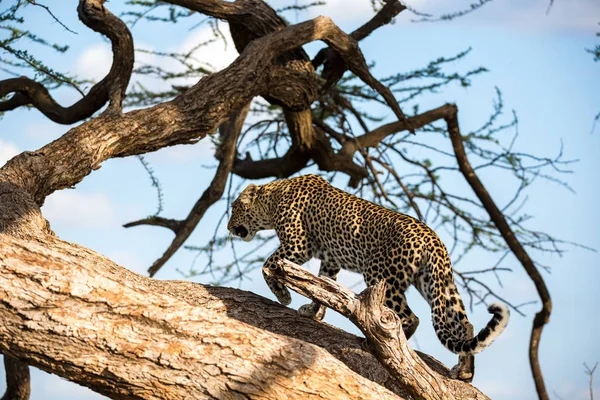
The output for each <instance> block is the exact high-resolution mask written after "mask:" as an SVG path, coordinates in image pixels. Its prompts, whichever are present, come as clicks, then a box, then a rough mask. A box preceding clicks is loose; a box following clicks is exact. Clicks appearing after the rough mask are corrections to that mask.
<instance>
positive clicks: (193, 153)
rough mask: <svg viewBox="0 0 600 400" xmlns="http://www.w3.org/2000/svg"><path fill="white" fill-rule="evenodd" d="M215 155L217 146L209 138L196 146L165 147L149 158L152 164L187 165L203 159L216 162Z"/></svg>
mask: <svg viewBox="0 0 600 400" xmlns="http://www.w3.org/2000/svg"><path fill="white" fill-rule="evenodd" d="M214 154H215V146H214V144H213V143H212V141H211V140H210V138H209V137H208V136H207V137H205V138H204V139H202V140H201V141H200V142H198V143H196V144H192V145H189V144H182V145H177V146H170V147H164V148H162V149H160V150H158V151H157V152H155V153H152V154H151V155H148V156H147V157H148V159H149V160H150V161H151V162H168V163H174V162H175V163H177V162H180V163H185V162H188V161H190V160H202V159H206V160H207V161H214V158H213V155H214Z"/></svg>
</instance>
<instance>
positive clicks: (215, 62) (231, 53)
mask: <svg viewBox="0 0 600 400" xmlns="http://www.w3.org/2000/svg"><path fill="white" fill-rule="evenodd" d="M221 32H222V33H223V36H224V37H225V42H224V41H223V39H222V38H220V37H216V36H215V34H214V32H213V31H212V29H211V28H210V26H205V27H203V28H201V29H198V30H195V31H193V32H192V33H190V34H189V35H188V36H187V37H186V38H185V39H183V41H182V42H181V44H180V45H179V46H178V47H177V51H180V52H188V51H191V50H192V49H194V47H196V46H198V45H199V44H200V43H206V42H209V41H211V40H212V42H211V43H209V44H206V45H204V46H201V47H199V48H198V49H196V50H194V52H193V55H194V57H195V58H197V59H198V60H201V61H203V62H204V63H206V64H208V65H210V66H212V67H214V69H215V70H216V71H219V70H221V69H223V68H225V67H227V66H228V65H229V64H231V63H232V62H233V60H235V59H236V57H237V56H238V53H237V50H236V49H235V46H234V45H233V39H231V35H230V34H229V29H221ZM194 64H195V65H201V63H194Z"/></svg>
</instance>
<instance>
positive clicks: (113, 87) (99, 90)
mask: <svg viewBox="0 0 600 400" xmlns="http://www.w3.org/2000/svg"><path fill="white" fill-rule="evenodd" d="M104 2H105V0H80V2H79V6H78V7H77V11H78V13H79V18H80V19H81V21H82V22H83V23H84V24H85V25H86V26H88V27H89V28H90V29H92V30H94V31H96V32H98V33H101V34H103V35H104V36H106V37H107V38H109V39H110V41H111V43H112V52H113V63H112V66H111V68H110V71H109V72H108V75H106V77H105V78H104V79H102V80H101V81H100V82H98V83H97V84H95V85H94V86H92V88H91V89H90V91H89V93H88V94H86V95H85V96H84V97H83V98H82V99H80V100H79V101H77V102H76V103H75V104H73V105H71V106H70V107H63V106H61V105H60V104H58V103H57V102H56V101H55V100H54V98H52V96H51V95H50V93H49V92H48V90H47V89H46V88H45V87H44V86H43V85H41V84H40V83H38V82H36V81H34V80H31V79H29V78H27V77H19V78H12V79H6V80H3V81H0V98H2V97H4V96H6V95H8V94H10V93H14V95H13V96H12V97H11V98H10V99H8V100H6V101H4V102H2V103H0V111H7V110H12V109H15V108H17V107H19V106H23V105H28V104H31V105H33V106H34V107H35V108H37V109H38V110H40V111H41V112H42V113H43V114H44V115H45V116H47V117H48V118H50V119H51V120H52V121H54V122H57V123H60V124H72V123H75V122H78V121H81V120H83V119H85V118H88V117H90V116H91V115H92V114H93V113H95V112H96V111H98V110H99V109H100V108H102V106H104V105H105V104H106V102H107V101H110V103H109V108H108V111H111V112H120V111H121V103H122V101H123V98H124V97H125V90H126V89H127V85H128V84H129V79H130V77H131V72H132V70H133V39H132V37H131V33H130V32H129V29H128V28H127V26H126V25H125V24H124V23H123V21H121V20H120V19H119V18H118V17H116V16H115V15H113V14H112V13H111V12H110V11H108V10H107V9H106V8H104V6H103V4H104Z"/></svg>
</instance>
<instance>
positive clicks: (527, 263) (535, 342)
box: [444, 106, 552, 400]
mask: <svg viewBox="0 0 600 400" xmlns="http://www.w3.org/2000/svg"><path fill="white" fill-rule="evenodd" d="M444 119H445V120H446V124H447V125H448V133H449V134H450V140H451V141H452V148H453V149H454V154H455V155H456V161H457V162H458V166H459V168H460V171H461V172H462V174H463V175H464V177H465V179H466V180H467V182H468V183H469V185H470V186H471V188H472V189H473V191H474V192H475V195H476V196H477V198H478V199H479V201H481V204H482V205H483V207H484V208H485V210H486V211H487V213H488V214H489V216H490V219H491V220H492V222H493V223H494V225H496V228H497V229H498V230H499V231H500V234H501V235H502V237H503V238H504V240H505V241H506V244H507V245H508V247H509V248H510V250H511V251H512V252H513V254H514V255H515V257H517V259H518V260H519V262H520V263H521V265H522V266H523V268H524V269H525V271H526V272H527V275H528V276H529V278H530V279H531V280H532V281H533V283H534V285H535V287H536V289H537V292H538V295H539V296H540V299H541V302H542V309H541V310H540V311H539V312H538V313H537V314H536V315H535V318H534V319H533V327H532V329H531V338H530V340H529V364H530V365H531V372H532V374H533V380H534V382H535V387H536V390H537V393H538V397H539V398H540V399H541V400H548V393H547V391H546V385H545V384H544V377H543V375H542V369H541V367H540V362H539V356H538V349H539V345H540V337H541V335H542V329H543V328H544V325H545V324H547V323H548V322H549V321H550V313H551V312H552V300H551V298H550V292H548V288H547V287H546V283H545V282H544V278H543V277H542V275H541V274H540V272H539V271H538V269H537V268H536V266H535V264H534V262H533V260H532V259H531V258H530V257H529V254H527V251H525V249H524V248H523V245H522V244H521V242H519V240H518V239H517V238H516V237H515V234H514V232H513V230H512V229H511V227H510V225H509V224H508V222H507V221H506V218H505V217H504V214H503V213H502V211H500V209H499V208H498V206H496V203H495V202H494V200H492V197H491V196H490V194H489V193H488V191H487V190H486V188H485V186H483V183H481V181H480V180H479V178H478V177H477V174H475V171H474V170H473V167H471V164H470V163H469V159H468V158H467V154H466V152H465V148H464V146H463V139H462V137H461V134H460V128H459V125H458V110H457V108H456V106H454V109H453V111H452V112H451V113H449V114H448V115H446V116H445V118H444Z"/></svg>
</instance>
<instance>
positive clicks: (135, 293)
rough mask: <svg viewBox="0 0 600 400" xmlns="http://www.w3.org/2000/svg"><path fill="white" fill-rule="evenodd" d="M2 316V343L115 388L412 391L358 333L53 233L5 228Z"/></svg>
mask: <svg viewBox="0 0 600 400" xmlns="http://www.w3.org/2000/svg"><path fill="white" fill-rule="evenodd" d="M0 320H2V321H3V324H2V325H1V326H0V351H1V352H2V353H3V354H5V355H8V356H12V357H17V358H19V359H21V360H23V361H25V362H27V363H28V364H30V365H33V366H36V367H39V368H41V369H43V370H45V371H48V372H52V373H56V374H58V375H60V376H62V377H64V378H67V379H69V380H71V381H74V382H77V383H79V384H82V385H85V386H88V387H90V388H91V389H93V390H95V391H97V392H99V393H102V394H105V395H107V396H109V397H111V398H144V399H166V398H169V399H179V398H181V399H189V398H218V399H230V398H232V399H233V398H261V399H263V398H264V399H281V398H290V399H294V398H298V399H309V398H319V399H324V398H329V399H344V398H349V399H350V398H353V399H356V398H375V397H376V396H377V398H382V399H394V398H398V397H402V398H409V397H410V393H409V392H407V391H406V389H407V388H406V386H405V385H403V384H402V383H401V382H396V381H395V380H394V379H392V378H391V377H390V375H389V374H388V373H386V371H385V370H384V369H383V368H382V367H381V365H380V364H379V363H378V362H377V360H376V359H375V358H374V357H373V356H372V355H370V354H369V353H366V352H364V351H362V350H361V349H360V342H361V340H360V339H359V338H357V337H355V336H353V335H350V334H347V333H343V332H340V331H339V330H338V329H336V328H332V327H329V326H327V325H325V324H321V323H317V322H314V321H312V320H309V319H305V318H303V317H300V316H299V315H298V314H297V313H296V312H295V311H294V310H290V309H287V308H285V307H282V306H281V305H278V304H276V303H274V302H271V301H269V300H266V299H264V298H261V297H260V296H257V295H254V294H252V293H249V292H244V291H240V290H235V289H227V288H213V287H207V286H202V285H197V284H192V283H189V282H185V281H166V282H161V281H155V280H152V279H150V278H146V277H142V276H140V275H137V274H134V273H132V272H129V271H127V270H126V269H124V268H121V267H119V266H117V265H116V264H114V263H112V262H111V261H110V260H108V259H106V258H104V257H102V256H100V255H98V254H96V253H94V252H92V251H90V250H88V249H85V248H82V247H79V246H76V245H72V244H69V243H66V242H62V241H60V240H59V239H57V238H55V237H52V236H46V237H44V238H41V237H40V238H39V239H38V240H37V241H35V242H34V241H23V240H17V239H13V238H11V237H9V236H7V235H0ZM312 343H314V344H312ZM319 346H321V347H319ZM426 359H427V360H428V361H429V363H430V364H431V365H432V366H434V368H436V369H438V370H439V371H440V372H442V373H444V371H445V372H446V373H447V370H445V369H443V367H440V366H439V364H437V365H436V363H435V362H434V361H432V360H430V359H429V358H426ZM344 363H345V364H346V365H344ZM352 369H353V370H355V371H356V372H353V371H352ZM359 374H360V375H359ZM361 375H362V376H361ZM380 385H381V386H380ZM455 385H456V387H461V388H463V389H465V388H466V389H467V390H468V391H471V392H472V391H473V390H474V389H473V388H472V387H470V385H468V384H466V383H463V382H459V381H456V382H455ZM383 386H386V387H388V388H389V389H390V390H388V389H385V388H384V387H383ZM392 391H394V392H396V393H397V394H394V393H393V392H392ZM398 395H399V396H398ZM455 395H456V394H455ZM457 397H458V398H460V395H458V396H457ZM445 398H451V397H445ZM482 398H483V397H482Z"/></svg>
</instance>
